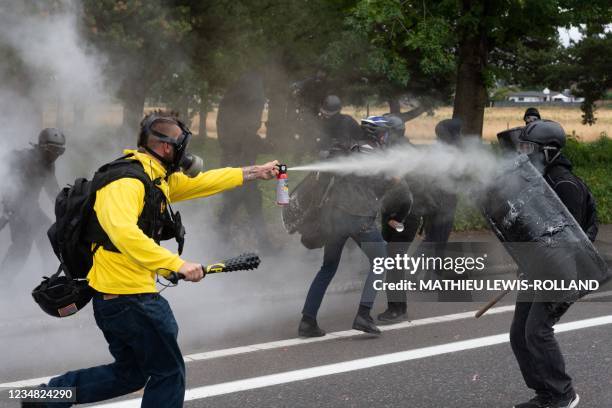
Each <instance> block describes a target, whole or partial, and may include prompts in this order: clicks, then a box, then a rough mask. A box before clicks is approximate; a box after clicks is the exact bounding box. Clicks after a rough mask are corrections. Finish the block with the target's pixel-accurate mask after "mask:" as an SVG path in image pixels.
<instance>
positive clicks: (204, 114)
mask: <svg viewBox="0 0 612 408" xmlns="http://www.w3.org/2000/svg"><path fill="white" fill-rule="evenodd" d="M199 115H200V124H199V126H198V136H200V138H201V140H202V141H204V140H206V138H207V137H208V132H207V130H206V119H207V118H208V90H207V89H206V87H202V90H201V91H200V111H199Z"/></svg>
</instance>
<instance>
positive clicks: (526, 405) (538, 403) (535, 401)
mask: <svg viewBox="0 0 612 408" xmlns="http://www.w3.org/2000/svg"><path fill="white" fill-rule="evenodd" d="M550 401H551V400H550V397H545V396H543V395H536V396H535V397H533V398H532V399H530V400H529V401H527V402H523V403H521V404H516V405H515V406H514V408H548V407H549V404H550Z"/></svg>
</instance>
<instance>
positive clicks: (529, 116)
mask: <svg viewBox="0 0 612 408" xmlns="http://www.w3.org/2000/svg"><path fill="white" fill-rule="evenodd" d="M540 119H542V118H541V117H540V112H539V111H538V110H537V109H536V108H533V107H532V108H527V110H525V114H524V115H523V120H524V121H525V123H531V122H533V121H534V120H540Z"/></svg>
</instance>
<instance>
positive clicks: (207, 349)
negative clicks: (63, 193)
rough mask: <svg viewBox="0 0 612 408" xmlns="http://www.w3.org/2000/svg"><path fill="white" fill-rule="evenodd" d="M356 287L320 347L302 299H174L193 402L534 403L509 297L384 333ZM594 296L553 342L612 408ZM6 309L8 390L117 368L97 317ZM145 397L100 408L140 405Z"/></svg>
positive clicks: (605, 306)
mask: <svg viewBox="0 0 612 408" xmlns="http://www.w3.org/2000/svg"><path fill="white" fill-rule="evenodd" d="M609 232H610V231H607V233H609ZM606 236H607V235H606ZM476 239H478V237H476ZM606 242H608V244H607V245H609V241H606V240H604V241H603V242H602V244H604V245H606ZM314 258H316V257H313V260H314ZM302 261H308V262H310V261H311V260H310V259H306V260H302ZM315 261H316V260H315ZM288 262H289V261H288ZM349 278H350V275H349ZM351 282H352V280H351V279H345V280H342V278H339V281H338V282H337V284H336V286H335V287H334V290H332V293H330V294H329V296H328V297H327V298H326V300H325V303H324V307H323V309H322V311H321V317H320V324H321V326H322V327H323V328H325V329H326V330H327V331H328V333H331V334H330V335H328V336H326V337H325V338H322V339H318V340H316V341H311V340H305V339H296V334H297V333H296V331H297V323H298V320H299V310H300V307H301V303H302V301H303V293H301V292H296V293H288V292H283V293H278V294H277V295H275V294H274V293H270V292H266V293H264V294H261V296H258V290H257V288H254V287H252V286H251V287H249V288H242V289H241V290H240V291H238V292H237V293H239V294H241V296H242V297H241V298H240V299H241V300H242V301H237V302H236V301H233V302H231V305H228V303H227V302H226V301H227V299H225V303H224V297H223V295H222V294H219V293H216V292H215V288H214V285H215V283H214V281H213V283H212V284H211V285H212V286H213V288H211V289H210V290H209V291H207V292H206V294H207V295H208V296H209V297H208V298H207V299H206V300H205V301H204V300H203V301H202V302H204V303H202V305H206V306H207V307H212V306H210V304H211V303H212V304H213V305H214V307H213V308H212V309H209V310H213V311H214V313H215V315H214V317H213V315H212V314H211V313H208V314H201V313H194V310H193V309H194V307H193V303H181V302H180V297H181V296H185V297H190V296H192V295H193V293H196V292H195V291H197V290H198V289H197V288H195V285H193V286H194V287H190V288H189V289H184V291H183V292H178V291H175V292H169V297H170V298H171V303H172V301H173V300H174V301H175V302H176V305H177V307H175V314H176V316H177V319H178V320H179V325H180V326H181V345H182V348H183V351H184V354H185V355H186V359H187V370H188V373H187V380H188V384H187V388H188V391H187V399H186V402H185V406H186V407H243V408H249V407H315V406H316V407H320V406H325V407H368V408H372V407H422V408H439V407H449V408H450V407H483V408H485V407H486V408H493V407H511V406H512V405H513V403H516V402H521V401H523V400H526V399H529V398H530V397H531V395H530V391H529V390H528V389H527V388H526V387H525V385H524V384H523V381H522V378H521V376H520V372H519V369H518V366H517V364H516V362H515V360H514V358H513V355H512V352H511V349H510V345H509V343H508V342H507V332H508V328H509V326H510V322H511V319H512V299H511V297H509V298H507V299H505V300H504V302H502V303H501V304H500V305H498V308H496V309H494V310H493V311H492V313H491V314H487V315H485V316H483V317H482V318H480V319H474V318H473V317H472V314H473V311H474V310H476V309H477V308H478V307H479V306H480V305H481V304H479V303H425V302H417V303H410V304H409V319H410V321H411V322H412V323H406V322H404V323H402V324H400V325H398V326H390V327H388V328H387V330H386V331H384V332H383V334H382V335H381V336H378V337H376V336H369V335H364V334H360V333H358V332H354V331H349V329H350V326H351V322H352V319H353V317H354V313H355V309H356V304H357V301H358V298H359V294H358V292H357V291H356V289H357V288H356V287H352V286H351ZM298 283H299V282H298ZM297 286H300V285H297ZM248 290H250V291H251V293H250V294H249V296H250V297H248V296H247V295H246V294H245V293H246V292H248ZM253 297H256V298H257V299H258V300H257V302H255V303H254V302H253V301H252V298H253ZM383 298H384V297H382V296H380V297H379V300H378V302H377V304H376V307H375V308H376V310H377V311H382V310H383V309H384V304H383V300H384V299H383ZM598 300H599V301H592V302H580V303H577V304H576V305H574V306H573V307H572V308H571V309H570V311H569V312H568V313H567V314H566V315H565V316H564V317H563V319H562V320H561V322H560V323H559V325H558V331H559V333H558V334H557V337H558V339H559V341H560V343H561V346H562V348H563V350H564V353H565V356H566V364H567V367H568V372H569V373H570V375H572V377H573V378H574V380H575V387H576V389H577V391H578V392H579V393H580V395H581V399H582V402H581V404H580V407H593V408H612V369H611V368H610V367H611V363H612V353H611V351H612V304H611V303H610V302H609V301H610V298H609V297H608V298H604V299H598ZM602 300H604V301H602ZM605 300H607V302H606V301H605ZM25 304H26V303H25V301H24V303H23V305H25ZM20 305H21V303H16V304H15V308H16V309H19V307H20ZM200 306H201V305H198V307H200ZM24 307H25V306H24ZM9 312H10V311H7V309H6V308H5V309H4V310H3V315H1V316H0V317H3V319H0V325H3V326H2V327H1V328H2V331H0V341H1V342H2V347H3V350H4V352H3V353H2V364H0V382H2V383H5V384H6V383H8V382H14V381H20V380H27V379H32V378H37V377H43V376H47V375H53V374H56V373H60V372H63V371H65V370H69V369H74V368H80V367H86V366H90V365H94V364H100V363H104V362H108V361H109V355H108V353H107V352H106V345H105V343H104V340H103V339H102V336H101V335H100V333H99V332H98V331H97V329H96V328H95V326H94V325H93V322H92V317H91V316H90V313H82V314H79V315H77V316H75V319H73V320H71V321H70V323H69V324H66V323H63V324H64V326H61V325H60V323H58V321H57V320H53V319H51V320H48V319H45V318H40V317H39V316H37V315H34V314H32V315H30V314H28V315H27V317H21V318H19V319H11V314H10V313H9ZM464 312H465V313H464ZM34 316H36V317H34ZM598 318H599V320H597V319H598ZM593 319H596V320H593ZM573 322H575V323H573ZM568 324H569V325H568ZM138 396H139V395H138V394H137V393H136V394H133V395H129V396H126V397H125V398H122V399H119V400H117V401H108V402H105V403H103V404H102V406H107V407H110V406H114V407H124V406H125V407H127V406H139V402H138ZM3 406H15V405H10V403H7V402H6V400H4V401H1V402H0V407H3Z"/></svg>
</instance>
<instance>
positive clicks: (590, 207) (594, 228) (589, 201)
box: [546, 166, 599, 242]
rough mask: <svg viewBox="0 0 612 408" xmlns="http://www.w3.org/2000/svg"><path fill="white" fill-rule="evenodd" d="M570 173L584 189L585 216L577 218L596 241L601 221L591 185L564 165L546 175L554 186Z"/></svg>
mask: <svg viewBox="0 0 612 408" xmlns="http://www.w3.org/2000/svg"><path fill="white" fill-rule="evenodd" d="M566 173H569V177H570V178H571V179H572V180H573V181H575V183H576V184H578V185H579V186H580V189H581V190H582V194H583V197H584V216H583V219H582V220H577V221H578V224H580V227H582V230H583V231H584V233H585V234H586V236H587V237H588V238H589V240H590V241H591V242H595V238H596V237H597V233H598V232H599V222H598V220H597V204H596V202H595V197H594V196H593V193H591V190H590V189H589V186H587V184H586V183H585V182H584V180H582V179H581V178H580V177H578V176H576V175H575V174H573V173H572V172H570V171H569V170H567V169H566V168H565V167H563V166H554V167H552V168H551V169H550V170H549V171H548V173H547V175H546V177H547V178H548V180H550V184H551V186H552V187H553V189H554V188H555V187H554V186H555V185H556V184H557V180H559V179H561V180H563V177H567V176H566V175H565V174H566Z"/></svg>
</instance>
